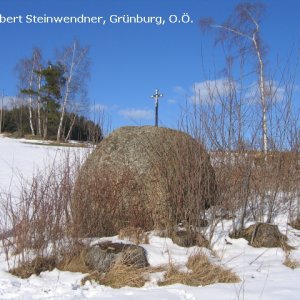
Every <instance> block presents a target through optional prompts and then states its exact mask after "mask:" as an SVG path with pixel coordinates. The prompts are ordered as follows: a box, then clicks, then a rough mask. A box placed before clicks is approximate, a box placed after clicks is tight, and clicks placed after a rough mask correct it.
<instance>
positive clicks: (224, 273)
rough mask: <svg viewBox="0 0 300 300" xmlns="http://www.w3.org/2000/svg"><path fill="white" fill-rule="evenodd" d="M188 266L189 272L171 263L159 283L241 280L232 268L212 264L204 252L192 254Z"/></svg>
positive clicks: (192, 284) (232, 281) (230, 281)
mask: <svg viewBox="0 0 300 300" xmlns="http://www.w3.org/2000/svg"><path fill="white" fill-rule="evenodd" d="M186 266H187V267H188V269H189V272H183V271H181V270H180V269H179V268H178V267H177V266H175V265H173V264H170V265H169V267H168V270H167V272H166V274H165V279H164V280H163V281H161V282H159V285H170V284H175V283H181V284H185V285H190V286H200V285H209V284H213V283H234V282H239V281H240V279H239V278H238V276H237V275H235V274H234V273H233V272H232V271H231V270H228V269H224V268H222V267H221V266H217V265H215V264H212V263H211V262H210V261H209V259H208V257H207V256H206V255H205V254H204V253H202V252H197V253H196V254H194V255H191V256H190V257H189V259H188V262H187V264H186Z"/></svg>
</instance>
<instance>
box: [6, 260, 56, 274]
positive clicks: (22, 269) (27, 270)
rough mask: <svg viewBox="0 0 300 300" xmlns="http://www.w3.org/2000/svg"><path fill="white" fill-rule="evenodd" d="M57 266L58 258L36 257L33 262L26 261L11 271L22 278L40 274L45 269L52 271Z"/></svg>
mask: <svg viewBox="0 0 300 300" xmlns="http://www.w3.org/2000/svg"><path fill="white" fill-rule="evenodd" d="M55 267H56V259H55V258H53V257H40V256H38V257H36V258H35V259H33V260H32V261H31V262H24V263H22V264H21V265H19V266H18V267H16V268H13V269H11V270H10V271H9V272H10V273H11V274H13V275H15V276H18V277H21V278H28V277H30V276H31V275H33V274H35V275H40V273H42V272H45V271H52V270H53V269H54V268H55Z"/></svg>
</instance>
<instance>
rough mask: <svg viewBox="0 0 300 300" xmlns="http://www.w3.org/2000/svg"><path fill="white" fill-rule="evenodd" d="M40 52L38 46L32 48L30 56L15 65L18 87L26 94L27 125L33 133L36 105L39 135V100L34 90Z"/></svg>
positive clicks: (39, 66)
mask: <svg viewBox="0 0 300 300" xmlns="http://www.w3.org/2000/svg"><path fill="white" fill-rule="evenodd" d="M41 60H42V53H41V50H40V49H39V48H34V49H33V52H32V56H31V58H24V59H22V60H21V61H20V62H19V63H18V64H17V66H16V68H15V70H16V72H17V74H18V78H19V84H18V85H19V88H20V91H21V93H22V94H25V95H26V96H28V110H29V125H30V130H31V134H32V135H33V136H34V135H35V129H34V121H33V108H34V107H35V106H36V107H37V110H38V128H37V133H38V135H39V136H41V118H40V101H39V99H38V97H36V94H35V93H34V90H36V89H37V87H38V82H39V76H38V75H37V74H36V72H35V71H36V70H39V69H41Z"/></svg>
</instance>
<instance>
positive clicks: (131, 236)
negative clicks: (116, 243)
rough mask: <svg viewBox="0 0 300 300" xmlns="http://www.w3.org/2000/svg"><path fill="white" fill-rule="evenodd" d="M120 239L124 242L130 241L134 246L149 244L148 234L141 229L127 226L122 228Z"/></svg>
mask: <svg viewBox="0 0 300 300" xmlns="http://www.w3.org/2000/svg"><path fill="white" fill-rule="evenodd" d="M119 238H120V239H122V240H128V241H130V242H132V243H134V244H137V245H138V244H149V236H148V233H147V232H145V231H144V230H143V229H142V228H141V227H133V226H127V227H124V228H121V229H120V231H119Z"/></svg>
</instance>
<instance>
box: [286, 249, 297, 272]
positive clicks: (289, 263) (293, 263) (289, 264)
mask: <svg viewBox="0 0 300 300" xmlns="http://www.w3.org/2000/svg"><path fill="white" fill-rule="evenodd" d="M283 264H284V265H285V266H286V267H288V268H291V269H296V268H300V262H299V261H297V260H296V259H294V258H292V257H291V256H290V252H287V254H286V256H285V260H284V262H283Z"/></svg>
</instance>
